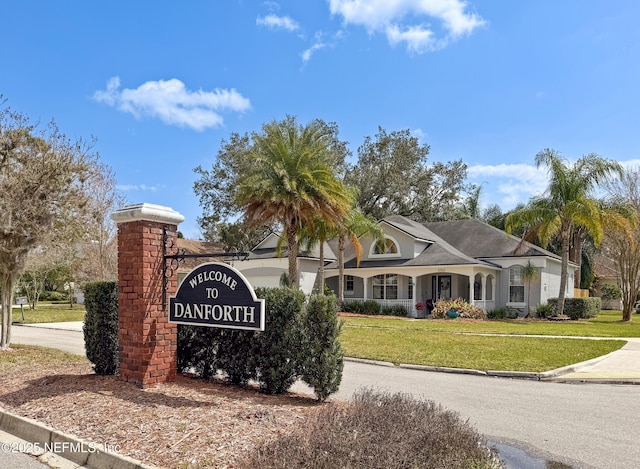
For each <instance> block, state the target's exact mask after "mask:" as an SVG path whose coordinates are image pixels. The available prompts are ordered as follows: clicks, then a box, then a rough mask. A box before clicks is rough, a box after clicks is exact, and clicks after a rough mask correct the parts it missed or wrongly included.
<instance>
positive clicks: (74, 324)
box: [20, 321, 84, 332]
mask: <svg viewBox="0 0 640 469" xmlns="http://www.w3.org/2000/svg"><path fill="white" fill-rule="evenodd" d="M83 325H84V321H68V322H41V323H37V324H20V327H38V328H40V329H58V330H61V331H76V332H82V326H83Z"/></svg>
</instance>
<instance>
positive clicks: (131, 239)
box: [111, 204, 184, 388]
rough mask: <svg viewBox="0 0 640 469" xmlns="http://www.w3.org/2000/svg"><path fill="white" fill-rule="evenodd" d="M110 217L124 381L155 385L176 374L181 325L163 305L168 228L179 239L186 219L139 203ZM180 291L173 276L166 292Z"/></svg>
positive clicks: (170, 211) (170, 233) (169, 235)
mask: <svg viewBox="0 0 640 469" xmlns="http://www.w3.org/2000/svg"><path fill="white" fill-rule="evenodd" d="M111 218H112V219H113V220H114V221H115V222H116V223H117V224H118V329H119V349H120V371H119V374H120V379H121V380H123V381H128V382H133V383H135V384H137V385H138V386H140V387H142V388H146V387H153V386H155V385H156V384H157V383H162V382H165V381H168V380H171V379H173V378H175V375H176V358H177V326H176V324H169V322H168V316H167V313H166V312H165V311H164V310H163V308H162V285H163V279H164V271H163V255H164V244H165V240H164V237H163V230H165V229H166V232H167V235H168V238H169V239H170V240H174V241H175V239H176V238H177V229H178V224H179V223H181V222H182V221H184V217H183V216H182V215H180V214H179V213H178V212H175V211H174V210H172V209H170V208H169V207H162V206H160V205H152V204H137V205H130V206H127V207H124V208H122V209H120V210H118V211H116V212H114V213H113V214H112V215H111ZM176 289H177V279H176V278H175V277H174V278H171V279H170V280H169V284H168V287H167V296H171V295H174V294H175V292H176Z"/></svg>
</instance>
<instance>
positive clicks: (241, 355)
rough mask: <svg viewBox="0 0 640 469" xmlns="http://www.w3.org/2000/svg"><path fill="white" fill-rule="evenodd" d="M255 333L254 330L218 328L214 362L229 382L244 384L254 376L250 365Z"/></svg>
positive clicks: (254, 373)
mask: <svg viewBox="0 0 640 469" xmlns="http://www.w3.org/2000/svg"><path fill="white" fill-rule="evenodd" d="M255 334H256V332H255V331H243V330H234V329H218V340H219V342H218V355H217V357H216V358H217V360H216V363H217V364H218V368H219V369H220V371H222V373H223V374H224V375H225V379H226V380H227V381H228V382H229V383H231V384H237V385H241V386H244V385H246V384H247V383H248V382H249V380H250V379H254V378H255V377H256V372H255V369H254V368H253V367H252V361H253V355H252V354H253V342H254V337H255Z"/></svg>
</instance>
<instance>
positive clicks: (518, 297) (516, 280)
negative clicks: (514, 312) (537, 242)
mask: <svg viewBox="0 0 640 469" xmlns="http://www.w3.org/2000/svg"><path fill="white" fill-rule="evenodd" d="M509 302H510V303H524V279H523V278H522V267H521V266H519V265H518V266H514V267H511V268H510V269H509Z"/></svg>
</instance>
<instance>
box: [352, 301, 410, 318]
mask: <svg viewBox="0 0 640 469" xmlns="http://www.w3.org/2000/svg"><path fill="white" fill-rule="evenodd" d="M342 311H344V312H345V313H355V314H367V315H370V316H379V315H381V316H408V315H409V311H407V308H405V307H404V306H401V305H389V306H382V305H380V303H378V302H377V301H375V300H365V301H357V300H354V301H345V302H344V304H343V305H342Z"/></svg>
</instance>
